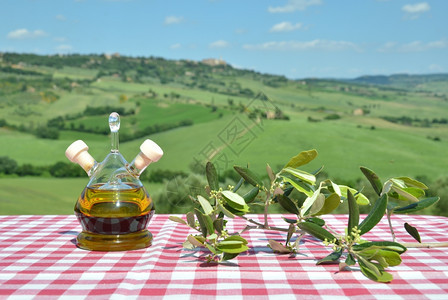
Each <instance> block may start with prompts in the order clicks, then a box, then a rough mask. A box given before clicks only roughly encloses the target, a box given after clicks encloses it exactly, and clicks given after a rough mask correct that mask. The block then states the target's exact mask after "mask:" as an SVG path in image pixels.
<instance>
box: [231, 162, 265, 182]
mask: <svg viewBox="0 0 448 300" xmlns="http://www.w3.org/2000/svg"><path fill="white" fill-rule="evenodd" d="M233 168H234V169H235V171H237V172H238V174H240V176H241V177H243V178H244V180H246V181H247V183H249V184H251V185H253V186H258V187H262V186H263V181H261V179H260V178H258V176H257V175H256V174H255V173H254V172H252V170H249V169H248V168H244V167H239V166H234V167H233Z"/></svg>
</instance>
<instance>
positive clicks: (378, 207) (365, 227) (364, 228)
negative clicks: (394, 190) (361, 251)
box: [358, 194, 387, 235]
mask: <svg viewBox="0 0 448 300" xmlns="http://www.w3.org/2000/svg"><path fill="white" fill-rule="evenodd" d="M386 208H387V194H383V195H382V196H381V197H380V198H379V199H378V200H376V202H375V204H374V205H373V208H372V209H371V210H370V212H369V214H368V215H367V217H366V218H365V219H364V220H363V221H362V222H361V224H359V226H358V229H359V230H360V235H363V234H365V233H367V232H369V231H370V230H371V229H372V228H373V227H375V226H376V224H378V222H379V221H381V219H382V218H383V216H384V213H385V212H386Z"/></svg>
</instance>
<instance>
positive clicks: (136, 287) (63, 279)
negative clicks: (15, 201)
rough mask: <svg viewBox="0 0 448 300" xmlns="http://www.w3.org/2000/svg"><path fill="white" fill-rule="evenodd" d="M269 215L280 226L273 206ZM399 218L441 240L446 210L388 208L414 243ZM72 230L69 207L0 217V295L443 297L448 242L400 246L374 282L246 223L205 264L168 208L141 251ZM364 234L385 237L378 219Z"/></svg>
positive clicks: (334, 220)
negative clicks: (230, 246) (87, 242)
mask: <svg viewBox="0 0 448 300" xmlns="http://www.w3.org/2000/svg"><path fill="white" fill-rule="evenodd" d="M251 218H254V219H261V216H257V215H253V216H251ZM269 218H270V222H271V223H272V225H275V226H284V225H285V223H284V221H283V220H282V219H281V216H280V215H271V216H270V217H269ZM325 219H326V220H327V222H328V223H329V224H332V227H333V228H334V229H335V230H337V231H342V230H343V228H344V226H345V224H346V222H347V216H345V215H330V216H326V217H325ZM404 222H408V223H410V224H411V225H413V226H415V227H417V228H419V231H420V234H421V236H422V240H423V241H424V242H448V234H447V228H448V226H447V225H448V218H444V217H436V216H393V223H394V225H395V229H396V235H397V238H398V240H399V241H400V242H413V240H412V238H411V237H408V235H407V234H406V232H405V231H404V229H403V223H404ZM244 225H245V223H244V221H243V220H241V219H235V220H230V222H229V224H228V226H229V229H230V230H232V231H233V230H241V229H242V228H244ZM80 230H81V226H80V225H79V223H78V222H77V220H76V218H75V216H0V299H5V298H8V299H21V298H23V299H30V298H35V299H46V300H47V299H52V298H58V299H69V298H76V299H83V298H93V299H104V298H107V299H109V298H112V299H115V298H126V299H137V298H148V296H152V297H154V298H155V299H158V298H159V299H162V298H163V299H185V298H193V299H198V298H199V299H210V298H218V299H227V298H228V299H232V300H233V299H241V298H255V299H266V298H274V299H276V298H278V299H291V298H306V299H363V300H365V299H409V298H412V299H448V248H431V249H418V248H411V249H409V250H408V251H407V252H406V253H405V254H403V255H402V258H403V263H402V264H401V265H400V266H397V267H393V268H390V269H389V270H390V272H391V273H392V274H393V276H394V278H395V279H394V281H392V282H391V283H389V284H382V283H376V282H373V281H371V280H368V279H366V278H365V277H364V276H363V275H362V274H361V272H360V271H359V269H357V268H356V267H355V268H354V270H352V271H344V272H338V266H337V265H321V266H316V260H317V259H319V258H322V257H324V256H326V255H327V254H329V252H330V250H329V249H328V248H325V247H324V246H322V244H321V243H320V242H318V241H317V240H315V239H313V238H312V237H309V236H307V237H305V239H304V241H303V243H302V245H301V251H300V253H299V254H296V255H277V254H273V253H272V251H271V250H270V249H269V248H268V247H267V246H266V245H267V243H268V240H269V239H275V240H278V241H284V239H285V236H284V235H283V234H280V233H278V232H270V231H261V230H251V231H249V232H245V233H244V236H245V237H246V238H247V239H248V240H249V244H250V246H251V249H250V250H249V251H248V253H244V254H242V255H240V256H238V257H237V258H236V259H234V260H232V261H229V262H227V263H223V264H219V265H218V264H207V263H206V262H205V253H204V252H203V251H201V250H186V249H183V248H182V242H183V241H184V239H185V237H186V236H187V234H189V233H192V232H191V231H189V229H188V228H186V227H185V226H183V225H181V224H178V223H174V222H171V221H170V220H168V216H167V215H155V216H154V217H153V218H152V220H151V222H150V224H149V230H150V231H151V232H152V233H153V235H154V241H153V244H152V246H151V247H149V248H146V249H141V250H134V251H126V252H89V251H85V250H81V249H78V248H76V246H75V238H76V235H77V234H78V233H79V231H80ZM366 238H368V239H370V240H379V239H390V234H389V230H388V225H387V223H386V220H382V221H381V223H380V224H379V226H378V227H377V228H375V229H374V230H373V231H372V232H369V233H368V234H366Z"/></svg>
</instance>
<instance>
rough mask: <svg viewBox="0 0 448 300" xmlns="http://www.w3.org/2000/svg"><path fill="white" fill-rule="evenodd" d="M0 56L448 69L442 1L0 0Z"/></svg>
mask: <svg viewBox="0 0 448 300" xmlns="http://www.w3.org/2000/svg"><path fill="white" fill-rule="evenodd" d="M1 4H2V5H1V8H0V51H1V52H21V53H37V54H56V53H62V54H69V53H81V54H89V53H96V54H101V53H115V52H118V53H120V54H122V55H130V56H157V57H164V58H167V59H191V60H202V59H204V58H212V57H213V58H219V57H222V59H223V60H225V61H226V62H228V63H230V64H231V65H233V66H234V67H238V68H245V69H253V70H255V71H259V72H262V73H271V74H279V75H285V76H287V77H289V78H305V77H319V78H328V77H333V78H335V77H336V78H354V77H357V76H361V75H378V74H384V75H389V74H396V73H410V74H427V73H441V72H448V17H447V13H448V1H446V0H428V1H424V2H422V1H412V0H389V1H388V0H362V1H361V0H339V1H336V0H277V1H274V0H270V1H268V0H214V1H212V0H190V1H187V0H177V1H169V0H166V1H155V0H53V1H51V0H48V1H45V0H3V1H2V2H1Z"/></svg>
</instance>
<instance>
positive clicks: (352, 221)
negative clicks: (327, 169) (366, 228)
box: [347, 190, 359, 235]
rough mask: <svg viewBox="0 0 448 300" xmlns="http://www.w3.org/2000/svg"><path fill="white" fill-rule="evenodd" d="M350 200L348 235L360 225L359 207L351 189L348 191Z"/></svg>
mask: <svg viewBox="0 0 448 300" xmlns="http://www.w3.org/2000/svg"><path fill="white" fill-rule="evenodd" d="M347 200H348V235H350V234H351V232H352V230H353V228H354V227H358V225H359V207H358V203H356V200H355V197H354V196H353V194H352V192H350V190H348V191H347Z"/></svg>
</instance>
